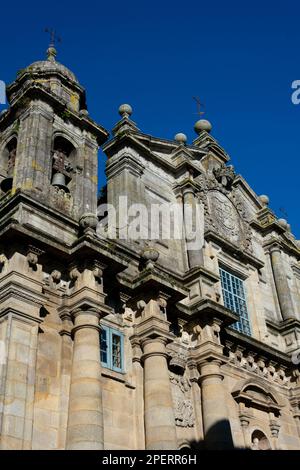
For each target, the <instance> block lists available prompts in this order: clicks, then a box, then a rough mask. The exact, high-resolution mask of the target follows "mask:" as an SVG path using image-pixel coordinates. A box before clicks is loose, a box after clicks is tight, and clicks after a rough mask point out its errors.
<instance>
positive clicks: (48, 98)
mask: <svg viewBox="0 0 300 470" xmlns="http://www.w3.org/2000/svg"><path fill="white" fill-rule="evenodd" d="M56 54H57V52H56V49H55V47H54V44H53V43H51V44H50V46H49V48H48V50H47V58H46V60H42V61H38V62H34V63H33V64H31V65H29V66H28V67H26V68H25V69H23V70H20V71H19V72H18V75H17V78H16V80H15V81H14V82H13V83H12V84H10V85H9V86H8V88H7V97H8V102H9V104H10V107H9V109H8V110H7V111H5V112H3V113H2V115H0V198H1V199H2V200H3V198H4V200H5V199H9V198H10V197H12V196H14V195H15V194H16V193H17V192H20V191H21V192H23V193H26V194H28V195H30V196H31V197H33V198H35V199H37V200H38V201H39V202H41V203H42V204H44V205H47V206H50V207H51V208H53V209H54V210H56V211H59V212H62V213H64V215H66V216H68V217H71V218H73V219H75V220H77V221H79V220H80V219H81V218H82V217H83V216H85V217H86V216H87V215H89V216H91V214H93V215H95V214H96V206H97V169H98V162H97V158H98V148H99V146H100V145H102V144H103V143H104V142H105V141H106V140H107V138H108V132H107V131H106V130H105V129H104V128H103V127H101V126H99V125H98V124H96V123H95V122H94V121H93V120H92V119H91V118H90V117H89V114H88V111H87V106H86V97H85V90H84V88H83V87H82V86H81V85H80V84H79V82H78V80H77V78H76V77H75V75H74V74H73V73H72V72H71V71H70V70H69V69H68V68H67V67H65V66H64V65H62V64H60V63H59V62H57V61H56Z"/></svg>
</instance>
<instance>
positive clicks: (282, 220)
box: [277, 219, 288, 230]
mask: <svg viewBox="0 0 300 470" xmlns="http://www.w3.org/2000/svg"><path fill="white" fill-rule="evenodd" d="M277 222H278V223H279V225H280V226H281V227H282V228H284V229H285V230H287V228H288V223H287V221H286V220H285V219H278V220H277Z"/></svg>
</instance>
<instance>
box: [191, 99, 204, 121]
mask: <svg viewBox="0 0 300 470" xmlns="http://www.w3.org/2000/svg"><path fill="white" fill-rule="evenodd" d="M193 100H195V101H196V104H197V113H196V114H198V116H202V114H204V111H201V108H204V107H205V106H204V104H203V103H201V101H200V98H198V96H193Z"/></svg>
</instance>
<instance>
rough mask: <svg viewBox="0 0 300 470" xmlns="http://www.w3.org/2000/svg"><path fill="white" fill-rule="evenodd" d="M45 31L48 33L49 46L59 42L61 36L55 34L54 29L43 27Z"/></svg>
mask: <svg viewBox="0 0 300 470" xmlns="http://www.w3.org/2000/svg"><path fill="white" fill-rule="evenodd" d="M45 33H49V34H50V47H55V44H56V43H58V42H61V38H60V37H59V36H57V34H56V31H55V29H52V28H45Z"/></svg>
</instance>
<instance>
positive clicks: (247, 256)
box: [204, 230, 265, 269]
mask: <svg viewBox="0 0 300 470" xmlns="http://www.w3.org/2000/svg"><path fill="white" fill-rule="evenodd" d="M204 239H205V241H210V240H211V241H213V242H215V243H217V244H218V245H219V246H220V247H221V248H222V249H224V251H229V252H230V253H232V254H233V255H234V256H235V257H236V258H237V259H240V260H245V261H246V262H248V263H249V264H251V265H253V266H254V267H255V268H257V269H261V268H263V267H264V265H265V263H264V262H263V261H261V260H260V259H258V258H256V256H254V255H252V254H251V253H249V252H247V251H245V250H243V249H241V248H240V247H239V246H238V245H234V244H233V243H231V242H230V241H229V240H226V239H225V238H224V237H222V236H220V235H219V234H218V233H215V232H213V231H212V230H206V231H205V233H204Z"/></svg>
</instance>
